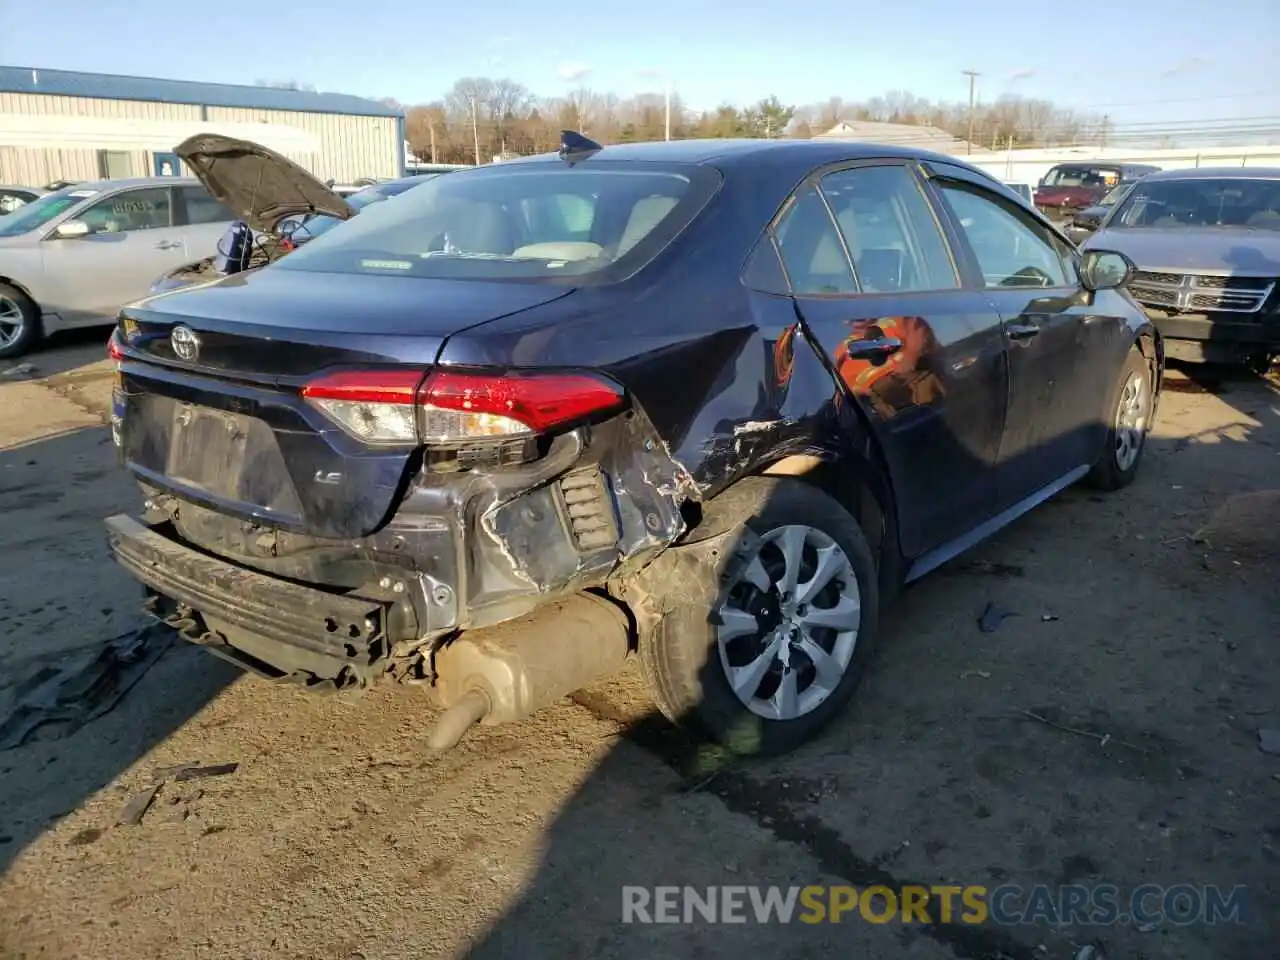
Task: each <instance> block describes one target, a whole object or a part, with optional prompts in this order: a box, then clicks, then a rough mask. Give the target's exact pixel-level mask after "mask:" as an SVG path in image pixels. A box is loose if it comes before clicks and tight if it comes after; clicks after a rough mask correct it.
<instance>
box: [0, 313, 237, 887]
mask: <svg viewBox="0 0 1280 960" xmlns="http://www.w3.org/2000/svg"><path fill="white" fill-rule="evenodd" d="M94 339H95V341H97V340H98V339H99V338H97V337H95V338H94ZM37 356H38V355H37ZM80 424H83V418H81V420H80ZM48 426H49V430H48V431H47V433H46V435H45V436H41V437H33V438H31V439H30V440H27V441H25V442H24V441H22V440H17V441H15V442H14V443H12V444H11V445H10V446H8V447H6V448H5V449H3V450H0V512H2V513H3V515H4V517H5V523H4V524H3V525H0V552H2V553H3V555H4V556H5V557H6V558H8V561H9V562H8V563H6V569H5V570H4V572H3V574H0V624H2V625H3V629H4V634H5V637H4V640H3V643H2V645H0V721H3V720H4V719H6V718H15V717H17V716H18V715H19V714H20V715H21V718H22V721H23V722H22V723H21V724H18V723H13V724H11V725H10V726H9V727H8V728H7V730H6V733H7V734H12V738H11V742H12V743H15V744H16V745H14V746H12V747H11V748H9V749H0V870H3V871H5V872H7V871H8V869H9V868H10V866H11V865H12V864H13V862H14V860H15V859H16V858H17V857H19V856H20V855H21V854H22V851H23V850H24V849H25V848H26V847H27V846H28V845H29V844H31V843H32V842H33V841H34V840H35V839H37V838H38V837H39V836H40V835H41V834H42V833H43V832H44V831H46V830H47V829H49V828H51V827H52V826H53V825H54V824H55V823H56V822H57V821H59V820H60V819H61V818H62V817H64V816H66V815H67V814H69V813H71V812H72V811H74V810H76V809H77V808H78V807H80V806H81V805H82V804H84V802H85V801H86V800H87V799H89V798H90V797H92V796H94V795H95V794H97V793H98V792H100V791H102V790H104V789H105V788H107V787H109V786H110V785H112V784H115V783H118V782H119V780H120V778H121V776H122V775H123V774H125V773H126V772H127V771H130V770H131V768H133V767H134V766H135V765H137V764H138V763H139V762H140V761H141V760H143V759H144V758H145V757H146V756H147V755H148V753H149V752H150V751H151V750H152V749H153V748H155V747H156V746H158V745H159V744H162V743H163V742H164V741H165V740H167V739H168V738H169V736H170V735H171V734H172V733H173V731H174V730H176V729H178V728H179V727H181V726H182V725H184V724H186V723H187V722H188V721H190V719H191V718H192V717H193V716H194V715H196V714H197V713H198V712H199V711H200V710H201V709H202V708H203V707H204V706H205V704H207V703H208V702H209V701H210V700H212V699H213V698H214V697H216V696H217V695H218V693H219V692H220V691H221V690H222V689H223V688H224V687H226V686H227V685H228V684H229V683H231V682H232V681H233V680H234V679H235V678H236V676H237V675H238V673H237V671H236V670H234V668H232V667H230V666H228V665H226V664H223V663H222V662H221V661H218V660H216V659H215V658H213V657H209V656H207V655H204V654H203V652H202V651H199V650H195V649H194V648H186V647H185V645H181V644H170V643H169V642H168V641H169V640H170V634H169V632H168V631H166V630H161V629H156V630H148V631H147V632H146V636H147V638H148V641H149V647H148V650H155V651H162V652H160V655H159V657H158V659H154V662H150V663H149V666H147V663H148V662H149V661H150V660H151V658H150V657H143V658H142V659H141V660H140V661H138V662H137V663H136V664H135V665H129V664H128V663H127V662H126V661H127V659H128V658H126V661H121V660H119V659H109V660H103V659H100V658H101V657H102V655H103V654H104V652H105V651H107V650H108V649H109V646H110V645H111V644H112V642H113V641H116V640H125V639H126V638H130V637H134V636H137V635H138V634H139V631H140V630H141V628H142V627H143V626H144V624H145V622H146V621H145V619H144V618H143V616H142V615H141V602H142V592H141V590H140V588H139V587H138V586H137V584H136V583H135V582H134V581H132V580H131V579H130V578H129V577H128V576H126V575H125V574H124V573H123V571H121V570H119V569H118V568H117V567H116V566H115V564H114V563H113V562H112V561H111V559H110V557H109V552H108V549H107V544H106V536H105V531H104V530H103V527H102V518H103V517H104V516H107V515H108V514H111V513H115V512H119V511H122V510H132V509H134V508H135V506H136V500H137V492H136V488H135V487H134V485H133V483H132V482H131V480H130V479H129V478H128V477H127V476H126V475H125V473H124V471H122V470H121V469H120V468H119V467H118V465H117V464H116V454H115V447H114V445H113V444H112V443H111V438H110V433H109V431H108V430H107V429H106V428H105V427H100V428H99V427H89V428H86V427H83V426H82V425H78V426H69V427H68V428H66V429H62V430H58V429H56V423H51V424H49V425H48ZM144 670H145V672H144ZM139 675H140V676H139ZM39 683H45V684H46V686H45V687H44V690H45V692H46V693H47V694H50V695H48V696H37V694H38V693H39V688H38V687H37V684H39ZM58 684H61V691H62V692H61V695H60V697H58V698H57V699H56V700H55V697H54V696H52V694H56V693H57V692H58V691H57V689H55V687H56V685H58ZM131 684H132V685H131ZM126 687H127V689H125V688H126ZM73 688H74V689H73ZM122 690H123V696H120V694H121V691H122ZM24 707H25V709H19V708H24ZM50 707H58V708H60V709H59V711H58V712H57V713H56V714H55V713H54V712H52V711H51V710H50V709H48V708H50ZM95 711H101V713H100V715H99V716H97V717H96V718H90V719H88V720H87V722H83V725H79V726H77V724H78V723H79V722H81V721H84V720H85V718H86V716H87V715H91V714H93V713H94V712H95ZM41 721H48V722H41ZM125 799H127V798H126V797H123V796H122V797H121V802H122V804H123V802H124V800H125Z"/></svg>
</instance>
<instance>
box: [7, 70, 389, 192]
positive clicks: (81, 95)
mask: <svg viewBox="0 0 1280 960" xmlns="http://www.w3.org/2000/svg"><path fill="white" fill-rule="evenodd" d="M403 131H404V117H403V115H402V114H401V113H400V111H398V110H396V109H393V108H391V107H388V106H386V105H385V104H382V103H377V102H375V101H372V100H365V99H362V98H360V97H353V96H347V95H346V94H337V93H309V92H306V91H302V90H284V89H278V88H275V87H246V86H236V85H232V84H221V83H196V82H192V81H186V80H156V79H151V78H147V77H124V76H112V75H110V74H94V73H77V72H73V71H68V70H41V69H38V68H31V67H5V66H0V183H18V184H29V185H32V186H42V185H43V184H46V183H49V182H51V181H53V180H94V179H97V178H99V177H103V176H111V177H127V176H151V175H152V174H155V173H158V172H160V167H161V165H162V163H163V162H165V161H166V160H168V159H170V158H171V155H172V151H173V148H174V147H175V146H176V145H177V144H179V143H181V142H182V141H183V140H184V139H186V138H187V137H189V136H191V135H192V134H195V133H205V132H212V133H224V134H226V135H228V136H233V137H240V138H243V139H246V140H253V141H255V142H258V143H261V144H263V145H264V146H268V147H271V148H272V149H274V150H277V151H279V152H280V153H283V154H284V155H285V156H287V157H289V158H290V159H292V160H294V161H296V162H298V163H299V164H301V165H302V166H304V167H306V168H307V169H308V170H310V171H311V172H312V173H314V174H315V175H316V176H318V177H320V178H321V179H330V178H332V179H334V180H337V181H339V182H343V181H351V180H354V179H356V178H358V177H396V176H400V175H401V174H402V172H403V168H404V149H403V144H404V136H403ZM179 166H184V165H181V164H179ZM175 172H182V173H188V171H186V170H185V168H184V169H182V170H181V171H175Z"/></svg>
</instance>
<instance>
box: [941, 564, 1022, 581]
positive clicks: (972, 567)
mask: <svg viewBox="0 0 1280 960" xmlns="http://www.w3.org/2000/svg"><path fill="white" fill-rule="evenodd" d="M957 569H958V570H959V571H960V572H964V573H980V574H982V575H984V576H988V577H1004V578H1006V579H1007V578H1010V577H1024V576H1026V573H1027V572H1026V570H1024V569H1023V568H1022V567H1020V566H1018V565H1017V564H1016V563H997V562H996V561H994V560H972V561H970V562H969V563H965V564H961V565H960V566H959V567H958V568H957Z"/></svg>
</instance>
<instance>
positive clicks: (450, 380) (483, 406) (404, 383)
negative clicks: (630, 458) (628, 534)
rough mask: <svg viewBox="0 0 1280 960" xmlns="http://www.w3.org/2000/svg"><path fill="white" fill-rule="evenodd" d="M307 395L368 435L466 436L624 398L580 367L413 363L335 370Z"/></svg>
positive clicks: (525, 427)
mask: <svg viewBox="0 0 1280 960" xmlns="http://www.w3.org/2000/svg"><path fill="white" fill-rule="evenodd" d="M302 395H303V396H304V397H305V398H306V399H307V400H309V401H310V402H311V403H313V404H314V405H315V406H316V407H318V408H319V409H321V410H322V411H324V413H326V414H327V415H328V416H329V417H330V418H332V419H333V420H334V421H336V422H337V423H338V424H339V425H340V426H341V427H342V428H343V429H344V430H346V431H347V432H348V433H350V434H352V435H353V436H355V437H357V438H359V439H361V440H364V441H365V442H367V443H386V444H397V445H403V444H418V443H440V444H447V443H461V442H465V441H468V440H501V439H512V438H519V437H522V436H532V435H534V434H538V433H546V432H548V431H550V430H553V429H555V428H556V427H559V426H563V425H565V424H568V423H572V422H574V421H576V420H581V419H584V418H586V417H589V416H592V415H594V414H597V413H603V412H605V411H608V410H612V409H616V408H617V407H619V406H621V405H622V401H623V394H622V391H621V390H620V389H619V388H618V387H616V386H614V385H613V384H611V383H609V382H607V381H605V380H602V379H599V378H597V377H593V376H589V375H587V374H574V373H509V374H482V373H458V372H454V371H448V370H437V371H435V372H433V373H431V374H429V375H427V376H426V378H425V380H424V378H423V374H422V373H420V372H418V371H408V370H392V371H377V370H360V371H343V372H339V373H333V374H328V375H326V376H323V377H321V378H319V379H317V380H313V381H312V382H311V383H308V384H307V385H306V386H305V387H303V389H302Z"/></svg>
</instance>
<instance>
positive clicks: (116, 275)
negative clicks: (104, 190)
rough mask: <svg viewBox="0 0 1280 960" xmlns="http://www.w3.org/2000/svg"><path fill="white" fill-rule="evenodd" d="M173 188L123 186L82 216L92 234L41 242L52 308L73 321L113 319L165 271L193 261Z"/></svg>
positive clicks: (146, 291)
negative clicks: (175, 219)
mask: <svg viewBox="0 0 1280 960" xmlns="http://www.w3.org/2000/svg"><path fill="white" fill-rule="evenodd" d="M172 218H173V203H172V191H170V190H169V188H168V187H142V188H137V189H133V190H121V191H118V192H116V193H111V194H107V195H105V196H103V197H101V198H99V199H98V200H97V201H96V202H95V203H93V204H92V205H91V206H90V207H88V208H86V209H85V210H84V211H83V212H82V213H81V214H80V215H79V216H78V217H76V219H77V220H81V221H84V222H85V223H87V224H88V226H89V234H88V235H87V236H84V237H76V238H72V239H67V240H60V239H57V238H56V237H54V236H50V237H49V238H48V239H46V240H45V241H44V243H42V244H41V256H42V259H43V261H44V268H45V275H46V276H47V277H48V278H49V283H50V287H51V288H52V289H53V290H54V291H55V292H54V294H53V297H52V302H51V303H50V304H49V307H50V309H51V310H53V311H56V312H57V313H59V314H61V315H62V317H63V318H64V319H65V320H66V321H67V322H68V323H71V324H93V323H100V322H107V321H110V320H113V319H114V318H115V316H116V313H117V312H118V311H119V309H120V307H121V306H122V305H123V304H126V303H128V302H130V301H131V300H137V299H138V298H140V297H144V296H146V295H147V293H148V292H149V291H150V289H151V284H152V283H153V282H154V281H155V280H156V278H158V277H159V276H160V275H161V274H162V273H164V272H166V271H167V270H171V269H173V268H174V267H176V266H178V265H179V264H181V263H183V262H185V260H186V259H187V255H186V249H185V245H184V243H183V238H182V228H181V227H176V226H174V225H173V219H172Z"/></svg>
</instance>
